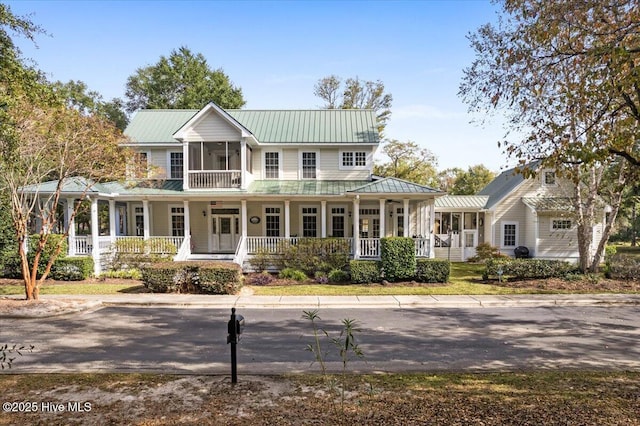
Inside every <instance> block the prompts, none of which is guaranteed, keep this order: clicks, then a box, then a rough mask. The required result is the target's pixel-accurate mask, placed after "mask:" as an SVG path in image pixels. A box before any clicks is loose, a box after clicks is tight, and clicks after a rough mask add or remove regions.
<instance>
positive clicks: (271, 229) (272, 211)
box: [264, 207, 280, 237]
mask: <svg viewBox="0 0 640 426" xmlns="http://www.w3.org/2000/svg"><path fill="white" fill-rule="evenodd" d="M264 227H265V230H264V232H265V235H266V236H267V237H279V236H280V207H265V209H264Z"/></svg>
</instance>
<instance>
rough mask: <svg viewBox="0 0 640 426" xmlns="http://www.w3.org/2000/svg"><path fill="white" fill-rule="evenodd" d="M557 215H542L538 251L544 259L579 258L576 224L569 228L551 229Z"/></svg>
mask: <svg viewBox="0 0 640 426" xmlns="http://www.w3.org/2000/svg"><path fill="white" fill-rule="evenodd" d="M555 217H557V216H550V215H540V216H539V217H538V221H539V240H538V253H537V254H536V257H538V258H543V259H560V260H575V259H577V258H578V237H577V233H576V228H575V226H574V227H573V228H572V229H567V230H553V231H552V230H551V220H553V218H555Z"/></svg>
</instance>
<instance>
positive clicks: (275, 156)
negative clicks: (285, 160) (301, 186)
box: [264, 152, 280, 179]
mask: <svg viewBox="0 0 640 426" xmlns="http://www.w3.org/2000/svg"><path fill="white" fill-rule="evenodd" d="M264 177H265V179H279V178H280V153H279V152H265V153H264Z"/></svg>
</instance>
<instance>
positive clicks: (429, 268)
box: [415, 259, 451, 283]
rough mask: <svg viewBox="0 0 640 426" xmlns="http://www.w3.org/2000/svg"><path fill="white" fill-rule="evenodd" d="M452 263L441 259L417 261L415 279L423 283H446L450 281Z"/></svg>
mask: <svg viewBox="0 0 640 426" xmlns="http://www.w3.org/2000/svg"><path fill="white" fill-rule="evenodd" d="M450 273H451V263H449V261H448V260H440V259H417V260H416V276H415V279H416V281H418V282H421V283H446V282H448V281H449V274H450Z"/></svg>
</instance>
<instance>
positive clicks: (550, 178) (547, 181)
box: [542, 170, 556, 186]
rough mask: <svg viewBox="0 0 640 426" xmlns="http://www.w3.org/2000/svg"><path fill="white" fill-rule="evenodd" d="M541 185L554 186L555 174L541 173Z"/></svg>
mask: <svg viewBox="0 0 640 426" xmlns="http://www.w3.org/2000/svg"><path fill="white" fill-rule="evenodd" d="M542 184H543V185H545V186H554V185H555V184H556V172H554V171H552V170H545V171H544V172H543V173H542Z"/></svg>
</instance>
